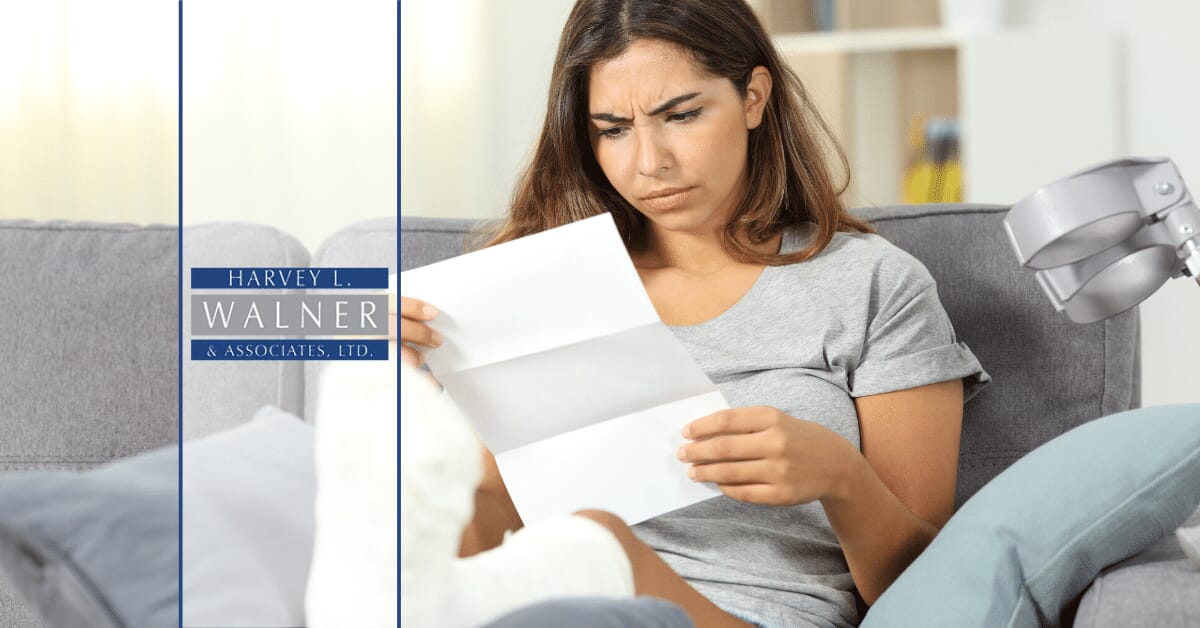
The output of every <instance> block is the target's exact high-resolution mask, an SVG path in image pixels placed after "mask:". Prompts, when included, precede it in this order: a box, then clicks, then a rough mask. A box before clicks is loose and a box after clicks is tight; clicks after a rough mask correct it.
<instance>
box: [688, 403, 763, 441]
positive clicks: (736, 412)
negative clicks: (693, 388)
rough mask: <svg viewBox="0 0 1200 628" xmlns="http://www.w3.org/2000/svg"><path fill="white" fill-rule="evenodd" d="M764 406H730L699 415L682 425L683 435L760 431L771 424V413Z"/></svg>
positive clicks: (709, 436)
mask: <svg viewBox="0 0 1200 628" xmlns="http://www.w3.org/2000/svg"><path fill="white" fill-rule="evenodd" d="M766 410H767V409H766V408H730V409H728V410H720V411H717V412H714V413H712V414H710V415H708V416H705V417H701V418H699V419H696V420H695V421H692V422H691V423H688V424H687V425H685V426H684V427H683V437H684V438H689V439H692V440H697V439H701V438H711V437H713V436H716V435H718V434H749V433H752V432H761V431H762V430H764V429H766V428H767V427H769V426H770V425H771V420H772V416H773V414H772V413H771V412H767V411H766Z"/></svg>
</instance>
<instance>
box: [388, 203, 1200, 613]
mask: <svg viewBox="0 0 1200 628" xmlns="http://www.w3.org/2000/svg"><path fill="white" fill-rule="evenodd" d="M1007 209H1008V208H1007V207H1002V206H984V205H924V206H901V207H882V208H868V209H861V210H858V211H857V212H856V213H858V214H859V215H861V216H863V217H865V218H867V219H869V220H870V221H871V222H872V223H873V224H874V225H875V226H876V228H877V229H878V231H879V232H880V234H882V235H883V236H884V237H886V238H887V239H889V240H890V241H892V242H893V243H895V244H896V245H898V246H900V247H901V248H903V249H905V250H907V251H908V252H910V253H912V254H913V255H915V256H916V257H917V258H918V259H920V260H921V261H922V262H924V263H925V265H926V266H927V267H928V268H929V270H930V272H931V273H932V274H933V276H934V278H935V279H936V280H937V282H938V291H939V294H940V296H941V299H942V302H943V305H944V306H945V308H946V310H947V312H948V313H949V315H950V318H951V320H952V321H953V323H954V327H955V330H956V332H957V333H958V337H959V340H962V341H964V342H966V343H967V345H968V346H970V347H971V348H972V350H974V352H975V354H976V355H977V356H978V358H979V360H980V361H981V362H982V363H983V365H984V368H985V369H987V371H988V372H989V373H990V374H991V375H992V378H993V383H992V384H991V385H990V386H989V387H988V388H986V389H984V390H983V391H982V392H981V393H980V394H979V395H978V396H976V397H975V398H974V399H972V400H971V401H970V402H968V403H967V405H966V407H965V410H964V422H963V436H962V446H961V455H960V460H959V475H958V478H959V479H958V495H957V504H958V505H961V504H962V503H963V502H964V501H966V499H967V498H969V497H970V496H971V495H973V494H974V493H975V492H976V491H977V490H979V488H980V487H981V486H983V485H984V484H985V483H987V482H988V481H989V480H990V479H992V478H993V477H995V476H996V475H997V474H998V473H999V472H1000V471H1002V470H1004V469H1005V468H1006V467H1008V465H1010V464H1012V463H1013V462H1014V461H1016V460H1017V459H1018V458H1020V457H1021V456H1023V455H1024V454H1026V453H1028V452H1029V451H1031V450H1032V449H1034V448H1036V447H1037V446H1039V445H1041V444H1042V443H1045V442H1046V441H1048V440H1050V439H1051V438H1053V437H1055V436H1057V435H1059V434H1062V433H1063V432H1065V431H1067V430H1069V429H1071V428H1072V427H1075V426H1077V425H1080V424H1082V423H1085V422H1087V421H1090V420H1092V419H1095V418H1098V417H1101V416H1105V415H1108V414H1113V413H1115V412H1120V411H1122V410H1127V409H1130V408H1134V407H1137V406H1138V405H1139V383H1140V380H1139V362H1138V351H1137V347H1138V319H1137V313H1136V311H1131V312H1127V313H1125V314H1122V315H1120V316H1117V317H1114V318H1112V319H1110V320H1107V321H1104V322H1101V323H1095V324H1092V325H1077V324H1074V323H1072V322H1070V321H1069V320H1067V318H1066V317H1065V316H1063V315H1061V314H1059V313H1057V312H1056V311H1055V310H1054V309H1053V307H1052V306H1051V305H1050V302H1049V301H1048V300H1047V299H1046V297H1045V296H1044V295H1043V294H1042V292H1041V291H1040V289H1039V288H1038V286H1037V284H1036V281H1035V280H1034V278H1033V276H1032V275H1031V274H1030V273H1028V272H1026V271H1024V270H1022V269H1021V268H1020V267H1019V265H1018V264H1017V262H1016V259H1015V257H1014V255H1013V253H1012V252H1011V250H1009V246H1008V242H1007V239H1006V237H1005V235H1004V232H1003V226H1002V222H1001V221H1002V219H1003V217H1004V214H1005V212H1006V211H1007ZM476 226H477V225H476V224H475V223H473V222H472V221H467V220H450V219H432V218H409V217H406V218H402V219H401V246H400V250H401V259H400V268H401V270H407V269H409V268H414V267H418V266H422V265H425V264H429V263H432V262H435V261H438V260H441V259H444V258H447V257H450V256H453V255H456V254H460V253H462V252H464V251H465V248H466V246H467V245H466V244H465V243H466V242H467V241H468V240H469V234H470V233H471V230H472V229H473V228H475V227H476ZM1196 520H1197V519H1196V518H1193V521H1196ZM1197 592H1200V570H1197V569H1196V568H1195V567H1194V566H1192V565H1191V563H1189V562H1188V561H1187V560H1186V558H1185V556H1184V555H1183V552H1182V550H1181V549H1180V548H1179V547H1178V545H1177V544H1176V543H1174V540H1173V538H1171V537H1167V538H1164V539H1163V540H1162V542H1160V543H1158V544H1156V545H1155V546H1153V547H1152V548H1150V549H1149V550H1147V551H1146V552H1143V553H1142V554H1141V555H1139V556H1137V557H1134V558H1133V559H1130V560H1128V561H1125V563H1123V564H1120V565H1115V566H1113V567H1111V568H1109V569H1108V570H1106V572H1105V573H1104V574H1102V576H1101V577H1100V578H1099V579H1098V580H1097V582H1096V583H1094V584H1093V586H1092V587H1091V588H1089V589H1088V591H1087V592H1085V594H1084V595H1083V597H1082V601H1081V603H1080V605H1079V607H1078V609H1076V608H1070V609H1068V613H1067V614H1068V617H1071V616H1075V615H1076V610H1078V613H1077V619H1076V620H1075V622H1074V625H1075V626H1079V627H1088V628H1092V627H1096V628H1099V627H1106V628H1107V627H1113V628H1115V627H1117V626H1122V627H1136V626H1155V627H1160V626H1181V627H1182V626H1200V596H1198V595H1197Z"/></svg>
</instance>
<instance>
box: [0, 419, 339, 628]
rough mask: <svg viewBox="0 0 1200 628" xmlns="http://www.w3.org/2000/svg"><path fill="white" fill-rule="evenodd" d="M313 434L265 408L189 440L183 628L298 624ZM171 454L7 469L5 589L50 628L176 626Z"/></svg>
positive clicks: (1, 568)
mask: <svg viewBox="0 0 1200 628" xmlns="http://www.w3.org/2000/svg"><path fill="white" fill-rule="evenodd" d="M312 439H313V434H312V426H310V425H307V424H305V423H304V422H303V421H301V420H300V419H298V418H297V417H296V416H295V415H292V414H288V413H286V412H283V411H282V410H279V409H278V408H275V407H272V406H265V407H263V408H262V409H260V410H259V411H258V413H257V414H256V415H255V417H254V419H253V420H251V421H249V422H247V423H244V424H242V425H240V426H238V427H235V428H233V429H230V430H226V431H224V432H220V433H217V434H213V435H211V436H206V437H203V438H199V439H196V440H192V441H189V442H187V443H185V444H184V446H183V461H184V493H183V494H184V524H185V525H184V526H183V537H182V543H183V557H184V560H183V569H182V573H183V593H184V595H183V601H184V604H183V613H182V615H183V619H184V621H183V625H185V626H259V627H267V626H299V625H303V624H304V616H303V613H304V587H305V583H306V581H307V579H308V565H309V562H310V561H311V557H312V543H313V526H314V513H313V502H314V496H315V484H316V477H315V472H314V470H313V461H312V453H313V452H312V445H313V443H312ZM177 451H178V449H177V447H176V446H174V445H172V446H169V447H164V448H161V449H156V450H152V451H149V452H146V453H143V454H140V455H137V456H133V457H130V458H126V459H124V460H120V461H117V462H113V463H109V464H107V465H104V466H101V467H97V468H95V469H92V470H90V471H84V472H78V471H36V472H19V473H5V474H0V586H3V587H7V588H9V589H11V590H14V591H15V592H16V593H17V595H18V596H19V597H20V598H21V599H22V600H23V601H24V602H25V603H26V605H27V606H29V607H30V609H31V610H32V611H33V612H34V614H35V615H36V616H38V617H39V618H40V619H41V620H42V621H43V622H44V623H45V624H46V625H48V626H54V627H55V628H159V627H162V628H167V627H171V628H174V627H176V626H178V625H179V618H180V610H179V600H180V590H179V575H180V568H179V566H180V560H179V544H180V536H179V531H180V526H179V500H178V495H179V493H178V477H179V475H178V472H179V466H178V460H179V458H178V454H177Z"/></svg>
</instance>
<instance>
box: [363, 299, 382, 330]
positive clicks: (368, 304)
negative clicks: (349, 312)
mask: <svg viewBox="0 0 1200 628" xmlns="http://www.w3.org/2000/svg"><path fill="white" fill-rule="evenodd" d="M368 307H370V308H371V311H370V312H368V311H367V308H368ZM374 313H375V302H374V301H363V302H362V317H361V318H360V319H359V325H362V328H363V329H379V326H378V325H376V324H375V319H374V318H372V317H371V315H372V314H374ZM368 321H370V323H371V326H370V327H367V322H368Z"/></svg>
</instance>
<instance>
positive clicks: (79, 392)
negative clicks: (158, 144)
mask: <svg viewBox="0 0 1200 628" xmlns="http://www.w3.org/2000/svg"><path fill="white" fill-rule="evenodd" d="M182 236H183V237H182V246H183V261H184V269H185V273H186V269H187V268H190V267H192V266H222V265H237V266H281V267H282V266H310V265H311V266H375V267H380V266H386V267H388V268H389V269H390V271H391V272H395V269H396V267H397V264H396V219H395V218H394V217H391V218H380V219H375V220H370V221H364V222H361V223H357V224H353V225H351V226H349V227H347V228H345V229H343V230H341V231H339V232H338V233H335V234H332V235H330V236H329V237H328V238H327V239H326V240H325V241H324V242H323V243H322V244H321V245H320V246H319V247H318V248H317V250H316V251H314V252H311V253H310V252H309V251H308V250H306V249H305V247H304V246H302V245H301V244H300V243H299V242H298V241H297V240H296V239H295V238H293V237H291V236H290V235H288V234H286V233H284V232H282V231H280V230H278V229H275V228H272V227H266V226H262V225H254V224H248V223H219V224H208V225H198V226H194V227H187V228H185V229H184V230H183V234H182ZM179 249H180V234H179V230H178V229H176V228H175V227H174V226H164V225H151V226H134V225H126V224H105V223H79V222H31V221H0V364H2V365H3V367H2V368H0V473H3V472H5V471H24V470H35V469H86V468H90V467H94V466H96V465H98V464H102V463H105V462H108V461H110V460H114V459H117V458H124V457H126V456H130V455H133V454H136V453H139V452H142V451H146V450H149V449H153V448H156V447H160V446H162V445H167V444H171V443H175V442H177V439H178V433H179V429H178V428H179V425H180V408H181V404H180V395H179V381H180V378H179V373H180V365H181V363H180V361H179V358H178V353H177V347H178V346H179V337H178V335H177V334H178V329H179V320H181V319H180V318H179V307H178V305H177V303H178V301H177V295H176V290H177V287H178V281H177V276H178V272H179V260H180V255H179ZM186 282H187V279H186V275H185V279H184V286H185V287H186V286H187V283H186ZM183 303H184V312H183V314H184V316H183V318H182V320H184V321H187V320H190V318H189V317H188V314H189V312H188V310H189V308H188V307H187V303H188V299H186V298H185V299H184V301H183ZM184 340H185V343H184V348H185V354H184V357H183V362H182V369H183V382H184V384H183V390H182V392H183V395H182V411H183V416H182V425H183V436H184V439H185V440H186V439H191V438H195V437H198V436H204V435H207V434H212V433H214V432H218V431H221V430H224V429H226V428H229V427H233V426H234V425H237V424H240V423H243V422H246V421H248V420H250V418H251V417H252V416H253V415H254V412H255V410H256V409H258V408H259V407H261V406H263V405H275V406H278V407H280V408H282V409H284V410H286V411H288V412H291V413H293V414H296V415H297V416H301V417H305V418H306V419H308V420H311V418H312V416H311V414H312V411H313V408H315V406H316V404H315V398H314V397H313V395H314V392H315V391H316V389H317V386H316V385H315V384H316V380H317V378H318V377H319V376H320V369H321V363H319V362H297V361H277V362H204V361H196V362H192V361H191V360H190V359H189V356H188V355H187V353H186V349H187V346H188V345H187V343H186V340H187V334H186V332H185V334H184ZM3 507H4V505H3V504H0V508H3ZM0 628H43V624H42V623H40V622H39V621H38V619H37V618H36V617H35V616H34V615H33V614H32V612H31V611H30V610H28V609H26V608H25V607H23V606H22V605H21V604H20V603H19V602H18V601H17V600H15V599H14V598H13V596H12V594H11V592H10V591H8V590H6V589H5V587H4V584H3V582H2V581H0ZM45 628H53V627H45Z"/></svg>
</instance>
